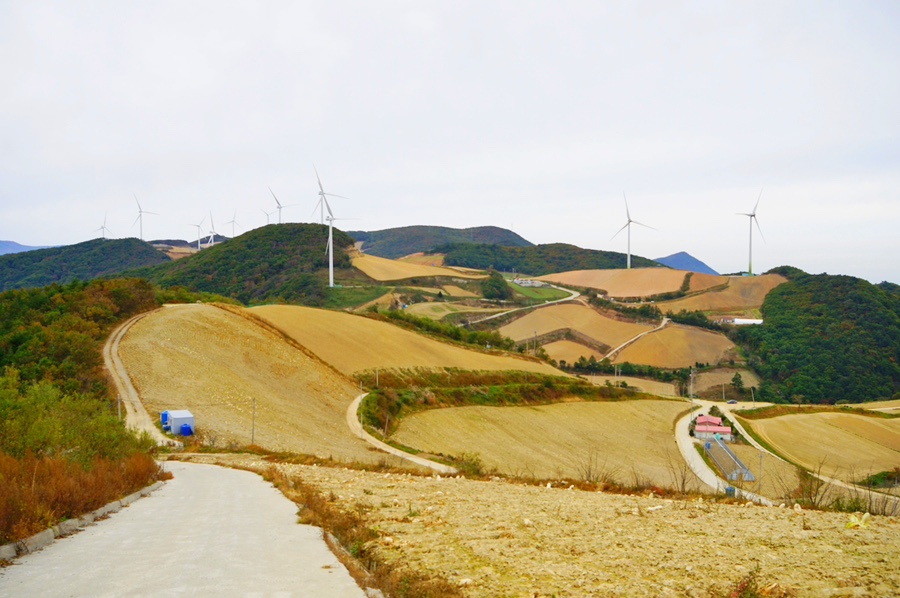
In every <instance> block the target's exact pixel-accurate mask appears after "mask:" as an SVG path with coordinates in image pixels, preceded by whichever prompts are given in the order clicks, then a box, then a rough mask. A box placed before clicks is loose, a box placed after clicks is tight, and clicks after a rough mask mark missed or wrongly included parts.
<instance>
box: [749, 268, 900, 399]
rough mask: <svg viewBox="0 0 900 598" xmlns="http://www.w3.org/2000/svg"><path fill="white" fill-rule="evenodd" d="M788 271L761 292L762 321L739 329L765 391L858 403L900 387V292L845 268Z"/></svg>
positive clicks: (780, 395)
mask: <svg viewBox="0 0 900 598" xmlns="http://www.w3.org/2000/svg"><path fill="white" fill-rule="evenodd" d="M790 277H791V280H790V281H789V282H787V283H785V284H783V285H780V286H778V287H776V288H775V289H773V290H772V291H771V292H770V293H769V294H768V295H767V296H766V300H765V302H764V303H763V306H762V315H763V318H764V320H765V323H764V324H763V325H762V326H748V327H746V328H743V329H741V330H740V331H739V333H738V338H739V340H742V341H743V342H745V343H746V344H747V346H748V347H749V349H750V350H751V352H752V357H751V362H752V363H753V365H754V366H755V367H756V368H757V369H758V370H759V372H760V374H761V375H762V376H763V378H764V379H765V383H764V384H763V387H762V389H761V391H762V393H763V398H765V399H770V400H777V401H791V402H797V403H799V402H805V403H834V402H837V401H847V402H851V403H858V402H861V401H869V400H873V399H879V398H885V397H891V396H893V395H894V394H895V393H897V392H898V391H900V295H898V294H896V293H894V292H890V291H888V290H885V289H884V288H880V287H879V286H876V285H873V284H870V283H868V282H866V281H864V280H860V279H858V278H853V277H850V276H831V275H827V274H820V275H806V274H803V273H801V272H800V271H798V270H796V269H791V270H790Z"/></svg>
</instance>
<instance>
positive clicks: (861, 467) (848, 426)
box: [743, 413, 900, 480]
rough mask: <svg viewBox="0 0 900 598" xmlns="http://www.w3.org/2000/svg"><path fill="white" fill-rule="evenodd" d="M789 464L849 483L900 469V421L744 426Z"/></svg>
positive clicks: (786, 418)
mask: <svg viewBox="0 0 900 598" xmlns="http://www.w3.org/2000/svg"><path fill="white" fill-rule="evenodd" d="M743 423H744V425H745V426H746V425H747V424H749V425H750V426H751V427H752V428H753V429H754V430H755V431H756V432H757V433H758V434H759V435H760V436H762V437H763V438H764V439H765V440H766V441H768V442H769V443H770V444H771V445H772V446H774V447H776V448H777V449H778V450H779V451H780V452H781V453H782V454H783V455H784V456H785V457H787V458H788V459H790V460H791V461H793V462H795V463H798V464H800V465H803V466H804V467H806V468H808V469H812V470H816V469H818V467H819V465H820V464H822V471H823V473H825V474H826V475H830V476H832V477H836V478H840V479H844V480H848V479H851V478H852V479H860V478H863V477H865V476H866V475H868V474H870V473H876V472H880V471H886V470H889V469H893V468H895V467H898V466H900V419H881V418H875V417H866V416H863V415H853V414H850V413H802V414H797V415H783V416H780V417H772V418H767V419H758V420H752V421H748V420H743Z"/></svg>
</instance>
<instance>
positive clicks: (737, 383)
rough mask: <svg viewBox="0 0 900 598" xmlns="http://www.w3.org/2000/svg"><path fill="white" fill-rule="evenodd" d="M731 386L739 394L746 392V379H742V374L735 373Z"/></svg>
mask: <svg viewBox="0 0 900 598" xmlns="http://www.w3.org/2000/svg"><path fill="white" fill-rule="evenodd" d="M731 385H732V386H733V387H734V389H735V390H736V391H738V392H744V379H743V378H742V377H741V373H740V372H735V373H734V376H733V377H732V378H731Z"/></svg>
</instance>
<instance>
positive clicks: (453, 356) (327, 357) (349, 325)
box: [250, 305, 561, 374]
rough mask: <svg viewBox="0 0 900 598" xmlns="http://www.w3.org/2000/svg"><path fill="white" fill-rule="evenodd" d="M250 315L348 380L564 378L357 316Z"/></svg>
mask: <svg viewBox="0 0 900 598" xmlns="http://www.w3.org/2000/svg"><path fill="white" fill-rule="evenodd" d="M250 312H251V313H252V314H254V315H256V316H259V317H261V318H263V319H264V320H266V321H268V322H270V323H271V324H273V325H274V326H276V327H277V328H278V329H279V330H281V331H283V332H284V333H285V334H286V335H288V336H289V337H291V338H292V339H294V340H295V341H297V342H298V343H300V344H301V345H303V346H304V347H306V348H307V349H308V350H310V351H311V352H312V353H314V354H315V355H317V356H318V357H319V358H320V359H322V361H324V362H326V363H328V364H330V365H332V366H333V367H335V368H336V369H337V370H338V371H340V372H342V373H344V374H352V373H354V372H358V371H363V370H371V369H375V368H415V367H422V368H432V367H435V368H436V367H454V368H462V369H468V370H521V371H526V372H542V373H545V374H561V372H559V371H558V370H556V369H554V368H552V367H550V366H549V365H547V364H545V363H539V362H535V361H531V360H528V359H524V358H518V357H515V356H511V355H492V354H488V353H479V352H477V351H470V350H468V349H464V348H461V347H456V346H452V345H448V344H446V343H442V342H439V341H436V340H432V339H430V338H427V337H425V336H422V335H420V334H416V333H413V332H409V331H407V330H403V329H401V328H399V327H397V326H394V325H393V324H388V323H386V322H378V321H375V320H371V319H369V318H365V317H362V316H357V315H353V314H347V313H342V312H334V311H326V310H323V309H313V308H310V307H298V306H292V305H267V306H263V307H254V308H253V309H251V310H250Z"/></svg>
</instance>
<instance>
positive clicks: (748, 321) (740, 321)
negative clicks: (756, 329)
mask: <svg viewBox="0 0 900 598" xmlns="http://www.w3.org/2000/svg"><path fill="white" fill-rule="evenodd" d="M719 323H720V324H734V325H735V326H758V325H759V324H762V323H763V321H762V320H760V319H757V318H722V319H720V320H719Z"/></svg>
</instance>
